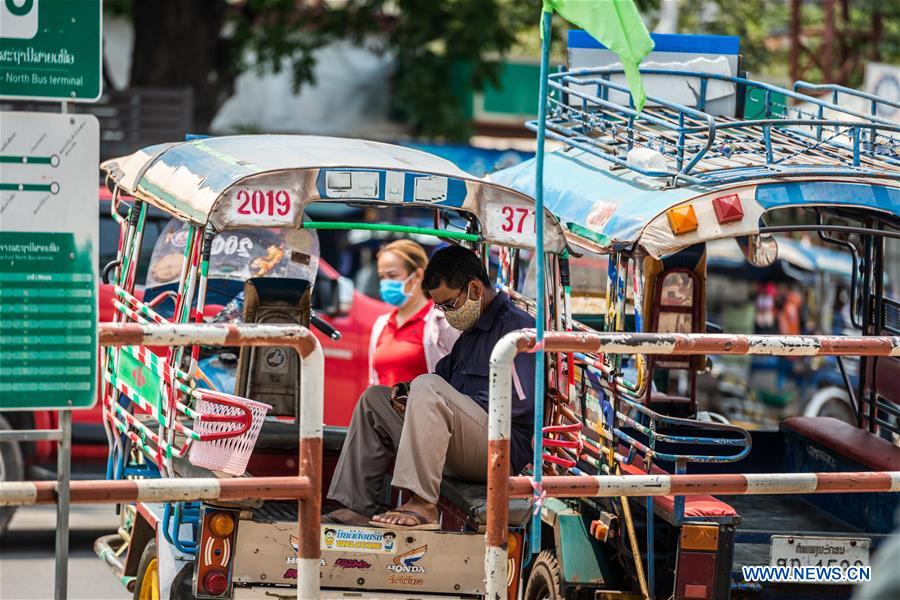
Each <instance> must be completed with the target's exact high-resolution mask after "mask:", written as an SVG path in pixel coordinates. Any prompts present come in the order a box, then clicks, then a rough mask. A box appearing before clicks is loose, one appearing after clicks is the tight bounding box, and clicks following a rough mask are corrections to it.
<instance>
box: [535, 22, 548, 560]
mask: <svg viewBox="0 0 900 600" xmlns="http://www.w3.org/2000/svg"><path fill="white" fill-rule="evenodd" d="M552 18H553V13H552V12H551V11H548V10H545V11H544V12H542V13H541V82H540V93H539V94H538V96H539V97H540V103H539V104H538V132H537V152H536V158H535V165H536V167H537V173H536V175H535V179H534V180H535V190H534V198H535V223H536V225H537V231H536V232H535V233H536V234H537V239H536V240H535V255H534V260H535V264H536V268H535V275H536V278H535V284H536V285H535V293H534V296H535V298H534V299H535V306H536V311H535V327H536V329H537V344H538V348H540V347H541V344H542V343H543V340H544V321H545V319H546V316H545V310H544V301H545V298H546V284H545V282H544V132H545V127H546V125H547V76H548V71H549V70H550V42H551V30H550V22H551V19H552ZM534 358H535V361H534V456H533V458H532V464H533V465H534V473H533V478H534V488H535V490H534V495H535V497H534V501H535V502H539V501H540V496H541V494H540V489H541V487H540V486H541V476H542V474H543V473H542V471H543V465H544V443H543V442H544V377H545V373H544V351H543V350H539V351H538V352H537V353H536V354H535V357H534ZM540 551H541V515H540V511H537V512H535V513H534V515H533V516H532V518H531V553H532V555H534V554H537V553H538V552H540Z"/></svg>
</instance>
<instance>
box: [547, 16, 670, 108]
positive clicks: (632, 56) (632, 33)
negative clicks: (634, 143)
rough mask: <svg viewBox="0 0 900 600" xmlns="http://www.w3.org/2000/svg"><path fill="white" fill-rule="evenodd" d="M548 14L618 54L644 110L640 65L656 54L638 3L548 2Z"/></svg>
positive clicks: (638, 103) (635, 95) (639, 103)
mask: <svg viewBox="0 0 900 600" xmlns="http://www.w3.org/2000/svg"><path fill="white" fill-rule="evenodd" d="M544 10H545V11H547V12H556V13H558V14H559V15H560V16H561V17H562V18H564V19H565V20H566V21H568V22H570V23H572V24H573V25H577V26H578V27H581V28H582V29H584V30H585V31H587V32H588V33H589V34H590V35H591V36H593V37H594V38H595V39H596V40H598V41H599V42H600V43H602V44H603V45H604V46H606V47H607V48H609V49H610V50H612V51H613V52H615V53H616V54H618V55H619V60H621V61H622V66H623V67H624V69H625V78H626V79H627V80H628V89H630V90H631V96H632V97H633V98H634V104H635V106H636V107H637V109H638V111H640V110H641V109H642V108H644V102H646V101H647V94H645V93H644V86H643V84H642V83H641V74H640V72H639V71H638V65H639V64H641V60H643V58H644V57H645V56H647V55H648V54H649V53H650V51H651V50H653V40H651V39H650V34H649V33H647V28H646V27H645V26H644V23H643V21H641V15H640V14H638V10H637V7H636V6H635V5H634V0H544Z"/></svg>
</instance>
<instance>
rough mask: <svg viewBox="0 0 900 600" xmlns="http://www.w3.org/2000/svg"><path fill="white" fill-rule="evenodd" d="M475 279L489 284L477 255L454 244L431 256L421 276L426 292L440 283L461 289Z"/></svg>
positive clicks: (489, 281)
mask: <svg viewBox="0 0 900 600" xmlns="http://www.w3.org/2000/svg"><path fill="white" fill-rule="evenodd" d="M473 279H477V280H478V281H480V282H481V283H483V284H484V285H485V287H490V286H491V280H490V279H488V274H487V271H485V269H484V264H483V263H482V262H481V259H480V258H478V255H477V254H475V253H474V252H472V251H471V250H468V249H466V248H463V247H462V246H457V245H456V244H453V245H450V246H447V247H445V248H441V249H440V250H438V251H437V252H435V253H434V254H433V255H432V256H431V260H429V261H428V266H427V267H425V276H424V277H423V278H422V289H424V290H425V291H426V292H427V291H429V290H433V289H436V288H438V287H440V285H441V283H443V284H445V285H446V286H447V287H448V288H451V289H454V290H461V289H463V288H464V287H465V285H466V284H467V283H469V282H470V281H472V280H473Z"/></svg>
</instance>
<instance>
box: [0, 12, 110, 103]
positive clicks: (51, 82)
mask: <svg viewBox="0 0 900 600" xmlns="http://www.w3.org/2000/svg"><path fill="white" fill-rule="evenodd" d="M101 18H102V11H101V6H100V0H0V96H4V97H11V98H32V99H37V100H72V101H86V102H92V101H95V100H97V99H98V98H100V93H101V89H102V88H101V86H102V78H101V64H102V59H101Z"/></svg>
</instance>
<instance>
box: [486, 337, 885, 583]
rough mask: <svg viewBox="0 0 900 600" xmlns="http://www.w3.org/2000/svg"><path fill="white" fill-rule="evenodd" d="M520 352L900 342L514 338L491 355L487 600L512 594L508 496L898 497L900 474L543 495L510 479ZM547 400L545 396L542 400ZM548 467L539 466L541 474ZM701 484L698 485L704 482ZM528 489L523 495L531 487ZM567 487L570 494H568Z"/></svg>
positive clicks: (597, 480)
mask: <svg viewBox="0 0 900 600" xmlns="http://www.w3.org/2000/svg"><path fill="white" fill-rule="evenodd" d="M520 352H556V353H566V352H588V353H618V354H672V355H692V354H730V355H784V356H850V355H856V356H861V355H864V356H900V337H897V336H881V337H874V336H873V337H856V336H855V337H849V336H847V337H839V336H783V335H722V334H648V333H605V334H592V333H568V332H567V333H560V332H547V333H546V334H545V336H544V339H543V340H542V341H541V343H540V345H538V344H537V343H536V334H535V332H534V330H528V329H522V330H519V331H513V332H511V333H508V334H507V335H505V336H504V337H503V338H501V339H500V341H499V342H497V345H496V346H495V347H494V350H493V352H492V353H491V360H490V377H489V381H490V384H489V386H490V387H489V396H488V397H489V400H488V473H487V525H486V528H485V542H486V546H487V547H486V549H485V557H484V567H485V579H486V582H487V586H486V588H487V589H486V592H487V597H488V598H491V599H499V598H502V597H504V595H505V594H506V584H507V578H508V572H507V551H506V545H507V539H508V534H509V498H510V496H512V495H515V496H517V497H534V495H538V496H539V497H540V495H541V494H545V495H547V496H549V497H556V496H560V495H568V496H570V497H586V496H623V495H628V496H651V495H653V496H656V495H675V496H685V495H690V494H698V493H699V494H709V493H717V494H724V493H732V494H779V493H780V494H794V493H837V492H855V493H866V492H897V491H900V472H889V473H879V472H875V473H872V472H868V473H786V474H785V473H776V474H765V475H759V474H745V475H740V474H737V475H679V474H676V475H628V476H624V477H622V476H562V477H547V478H543V479H542V481H541V489H540V490H537V489H535V488H536V487H537V486H536V485H532V484H533V483H534V482H533V481H532V480H531V479H530V478H527V477H525V478H522V477H517V478H515V479H512V480H511V479H510V473H509V469H510V466H509V457H510V431H511V417H512V374H513V361H514V360H515V358H516V356H517V355H518V354H519V353H520ZM535 401H536V402H539V401H540V402H542V401H543V398H535ZM541 467H542V465H541V464H536V465H535V467H534V468H535V472H539V471H540V469H541ZM698 482H699V483H698ZM526 485H527V486H528V489H527V490H526V489H523V487H524V486H526ZM563 488H565V489H563Z"/></svg>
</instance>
